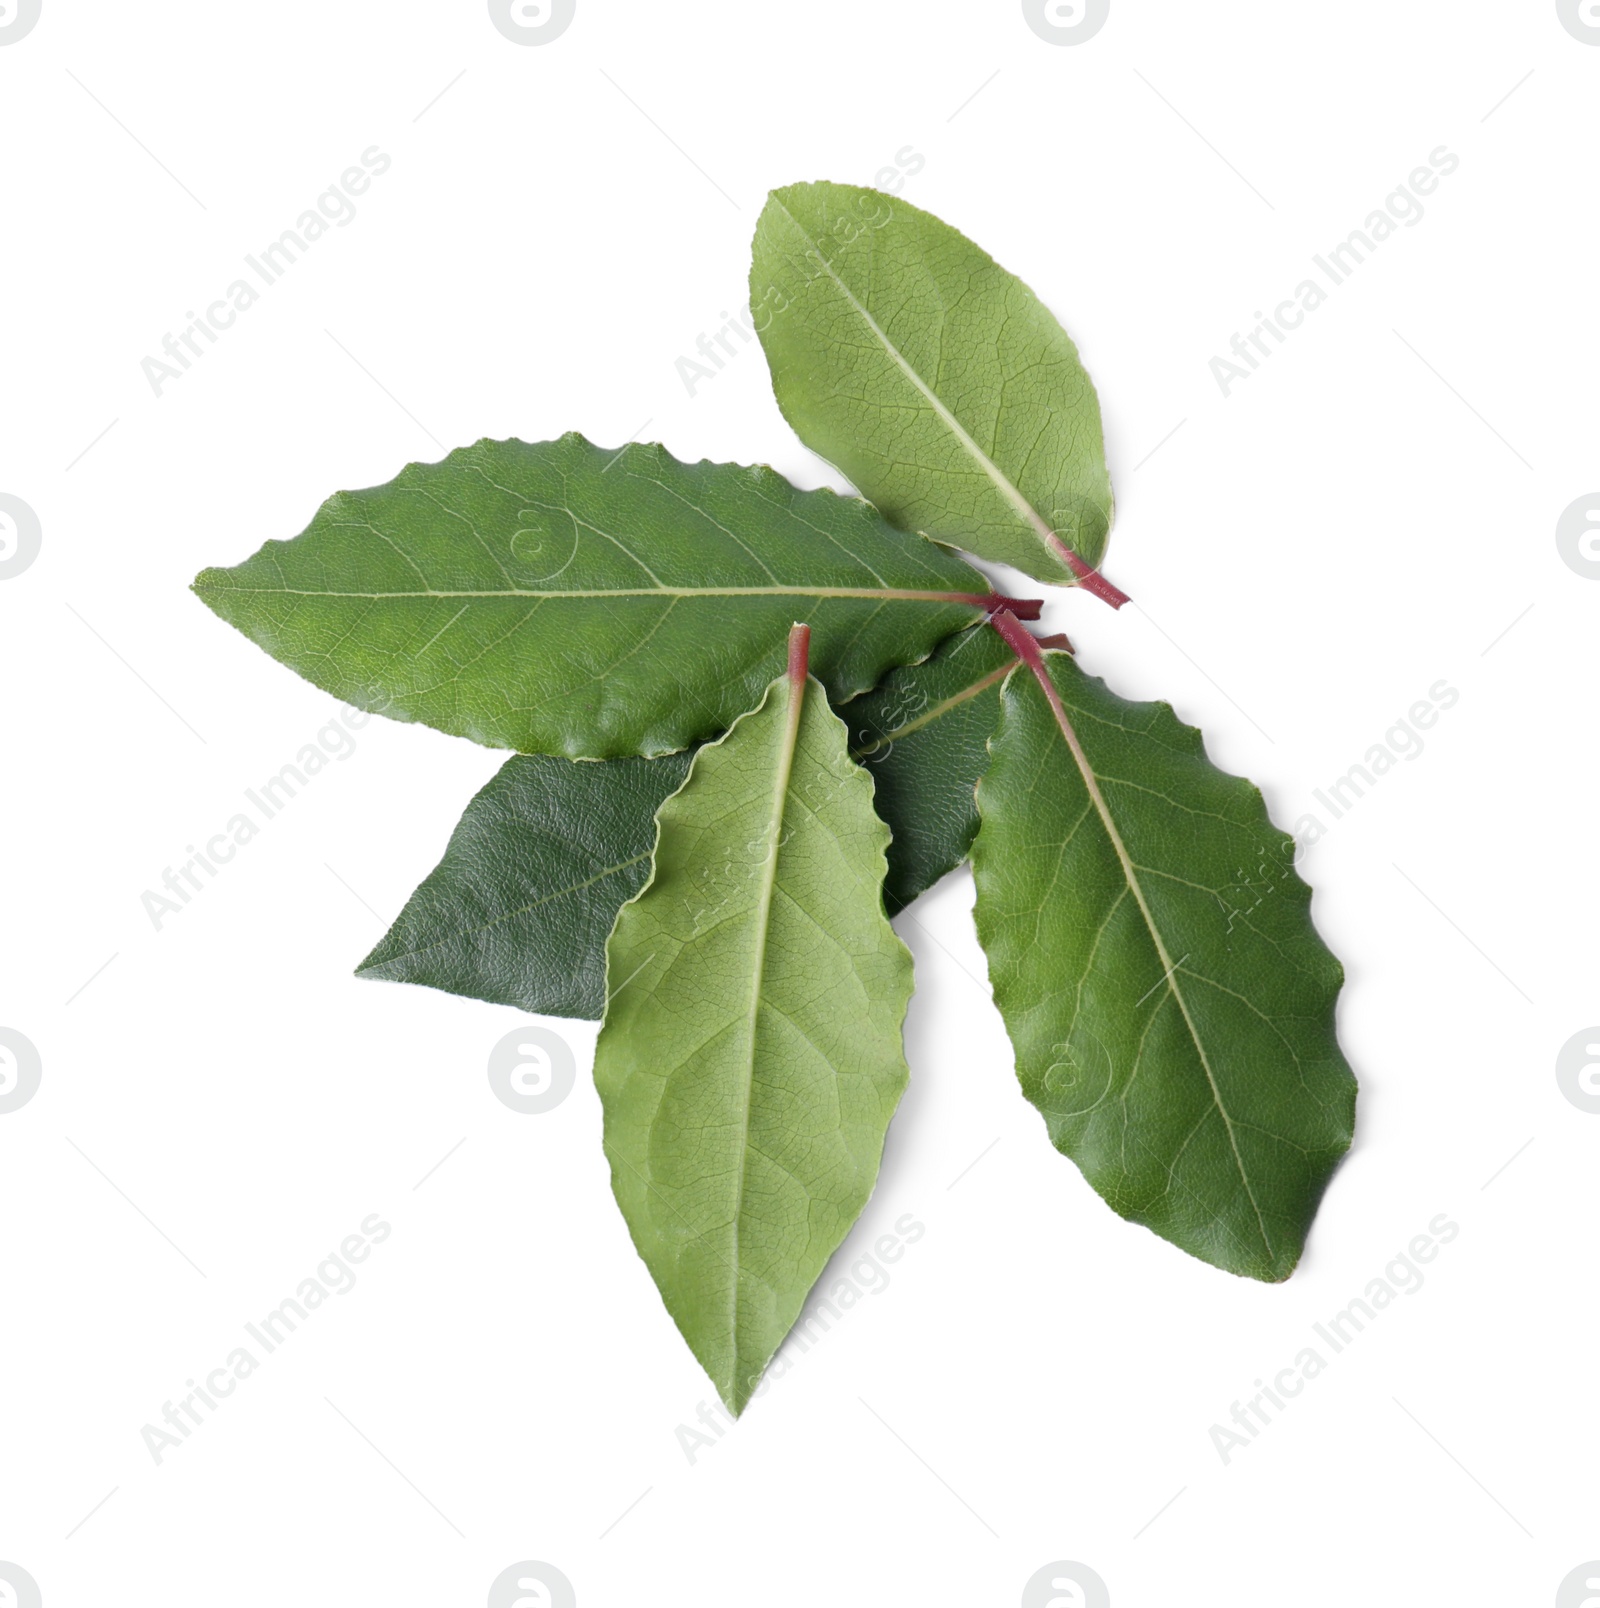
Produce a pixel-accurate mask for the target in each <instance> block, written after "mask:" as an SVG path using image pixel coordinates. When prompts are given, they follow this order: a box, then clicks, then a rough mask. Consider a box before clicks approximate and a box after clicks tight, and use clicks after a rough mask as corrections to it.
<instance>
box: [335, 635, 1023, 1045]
mask: <svg viewBox="0 0 1600 1608" xmlns="http://www.w3.org/2000/svg"><path fill="white" fill-rule="evenodd" d="M990 634H991V635H992V634H993V633H992V632H991V633H990ZM688 773H689V756H688V754H668V755H666V756H665V757H664V758H661V759H611V760H605V761H603V762H600V763H594V764H586V763H579V762H577V761H574V760H570V759H555V758H553V757H551V756H549V755H545V754H519V755H518V756H516V757H515V758H513V759H508V760H507V761H506V762H505V764H504V765H502V766H501V767H500V769H499V771H498V772H497V773H496V775H495V776H494V778H493V780H492V781H490V783H489V784H488V786H487V787H485V788H484V789H483V791H482V792H480V793H479V794H478V795H477V797H476V798H474V799H473V800H472V802H471V803H470V804H469V805H468V806H467V809H466V813H465V814H464V815H463V816H462V817H461V820H460V823H459V824H458V825H457V827H456V829H455V831H454V832H453V833H452V834H451V837H450V843H449V846H448V847H447V848H446V849H445V853H444V858H443V859H442V860H441V861H440V862H439V864H438V866H437V867H436V868H435V869H434V871H433V872H432V873H431V874H430V875H429V876H428V878H427V879H426V880H425V881H424V882H423V883H422V884H421V886H420V887H418V889H417V890H416V892H415V893H413V894H412V896H411V898H410V900H409V901H408V902H407V904H406V907H405V909H404V910H402V911H401V912H400V915H399V917H398V919H397V920H396V921H395V924H394V925H393V926H392V927H391V928H390V929H389V931H388V932H387V933H385V934H384V937H383V940H382V942H381V943H379V945H378V947H377V948H376V949H374V950H373V951H372V953H371V954H370V955H368V956H367V958H366V959H365V960H364V961H362V963H361V965H360V966H359V967H357V969H356V970H357V975H358V976H361V977H373V978H380V979H384V980H387V981H391V982H401V983H422V984H426V985H427V986H428V987H430V988H439V989H443V990H445V991H446V992H447V993H452V994H463V995H466V996H467V997H469V998H472V999H482V1000H488V1001H490V1002H491V1003H493V1004H496V1005H516V1006H518V1007H520V1008H521V1009H522V1010H525V1011H533V1012H535V1013H537V1014H539V1015H544V1016H582V1017H588V1018H590V1019H592V1020H598V1018H599V1017H600V1016H601V1015H602V1014H603V1012H604V1009H605V951H606V939H607V938H608V937H609V936H610V933H611V926H612V923H613V922H614V921H615V920H616V917H617V911H618V910H619V909H620V908H621V906H622V905H623V904H625V903H626V902H627V901H628V900H629V899H631V898H632V897H633V896H634V894H636V893H637V892H638V891H639V889H640V888H641V887H642V886H643V885H644V880H645V878H646V877H647V876H648V875H649V873H650V855H651V852H652V850H653V849H654V847H655V837H656V824H655V815H656V810H657V809H658V808H659V807H660V805H661V801H662V800H663V799H664V798H666V796H667V795H668V794H669V793H672V792H675V791H676V790H677V789H678V788H679V787H680V786H682V784H683V779H684V777H685V776H687V775H688Z"/></svg>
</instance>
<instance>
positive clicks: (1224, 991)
mask: <svg viewBox="0 0 1600 1608" xmlns="http://www.w3.org/2000/svg"><path fill="white" fill-rule="evenodd" d="M1042 665H1043V666H1044V667H1045V668H1047V672H1048V678H1049V682H1050V685H1051V688H1052V694H1053V696H1052V695H1047V694H1046V693H1044V691H1043V690H1042V688H1041V686H1040V685H1039V684H1038V682H1037V681H1036V680H1035V678H1034V676H1033V675H1031V674H1029V672H1028V671H1027V670H1026V669H1019V670H1017V671H1014V672H1013V673H1012V675H1011V677H1010V679H1009V680H1008V681H1007V682H1006V684H1005V687H1004V690H1003V692H1002V694H1001V717H1000V723H999V727H998V729H997V731H996V734H995V737H994V739H993V741H992V744H991V765H990V769H989V771H988V772H987V774H986V775H985V776H984V778H983V780H982V781H981V782H980V783H979V785H978V808H979V814H980V817H981V820H982V825H981V827H980V829H979V832H978V837H977V840H976V842H975V843H974V845H973V851H972V860H973V872H974V877H975V879H976V882H977V902H976V906H975V918H976V921H977V924H978V934H979V938H980V941H981V942H982V944H983V947H984V949H985V952H986V953H987V955H988V958H989V966H990V979H991V983H992V985H993V988H994V993H995V1001H996V1003H997V1004H998V1005H999V1007H1000V1011H1001V1014H1002V1016H1003V1017H1004V1018H1005V1022H1006V1027H1007V1030H1008V1031H1009V1033H1010V1035H1011V1039H1012V1043H1013V1045H1014V1046H1015V1049H1016V1056H1017V1073H1018V1077H1019V1079H1020V1081H1021V1083H1022V1087H1023V1092H1024V1094H1025V1095H1026V1096H1027V1098H1028V1099H1029V1100H1030V1101H1031V1102H1032V1103H1033V1104H1034V1105H1035V1106H1037V1107H1038V1108H1039V1110H1040V1112H1041V1114H1042V1115H1043V1116H1044V1118H1045V1122H1046V1126H1047V1128H1048V1129H1049V1132H1050V1136H1051V1140H1052V1142H1053V1143H1054V1144H1055V1145H1056V1148H1057V1149H1059V1150H1061V1151H1062V1152H1063V1153H1064V1154H1066V1155H1068V1156H1070V1157H1071V1158H1072V1160H1074V1161H1075V1162H1076V1163H1077V1164H1078V1166H1079V1167H1080V1169H1081V1170H1082V1171H1083V1173H1084V1175H1085V1177H1086V1178H1087V1179H1088V1180H1089V1182H1090V1184H1092V1185H1093V1187H1094V1188H1095V1189H1096V1190H1097V1191H1098V1192H1099V1193H1100V1195H1101V1196H1102V1197H1103V1198H1104V1199H1105V1200H1106V1201H1107V1202H1108V1204H1110V1205H1111V1206H1112V1208H1113V1209H1114V1210H1116V1211H1117V1212H1119V1213H1120V1214H1121V1215H1122V1216H1124V1217H1128V1218H1130V1219H1132V1220H1133V1221H1135V1222H1140V1223H1143V1224H1145V1226H1147V1227H1149V1228H1151V1229H1153V1230H1154V1231H1155V1232H1156V1233H1157V1234H1160V1235H1161V1236H1162V1237H1163V1238H1165V1239H1168V1240H1170V1241H1172V1242H1173V1243H1174V1244H1176V1245H1178V1246H1180V1247H1181V1248H1182V1249H1183V1250H1186V1251H1188V1252H1189V1253H1190V1254H1191V1255H1194V1256H1197V1257H1200V1258H1201V1259H1202V1260H1205V1261H1208V1262H1211V1263H1213V1264H1214V1265H1215V1266H1218V1267H1222V1268H1226V1269H1227V1270H1229V1271H1230V1272H1234V1273H1240V1274H1244V1275H1247V1276H1249V1277H1252V1278H1258V1279H1264V1280H1273V1281H1275V1280H1278V1279H1283V1278H1287V1277H1288V1276H1289V1274H1290V1273H1291V1272H1292V1271H1293V1269H1294V1266H1295V1263H1296V1262H1297V1261H1298V1259H1299V1256H1300V1254H1301V1251H1302V1249H1303V1247H1304V1243H1305V1237H1306V1234H1307V1232H1308V1230H1309V1228H1310V1224H1311V1219H1312V1217H1313V1216H1314V1214H1315V1211H1316V1208H1317V1204H1318V1202H1319V1200H1320V1199H1321V1196H1322V1193H1323V1190H1324V1189H1325V1188H1326V1185H1327V1182H1328V1179H1329V1177H1330V1176H1331V1174H1332V1173H1333V1170H1334V1168H1335V1167H1336V1166H1337V1165H1338V1163H1339V1161H1340V1159H1341V1158H1342V1157H1343V1155H1344V1154H1345V1152H1346V1150H1347V1149H1348V1148H1349V1145H1350V1139H1351V1135H1352V1132H1353V1124H1354V1106H1355V1079H1354V1077H1353V1075H1352V1074H1351V1072H1350V1069H1349V1066H1348V1064H1347V1063H1346V1061H1345V1059H1344V1056H1343V1055H1342V1053H1341V1052H1340V1050H1339V1046H1338V1042H1337V1039H1336V1037H1335V1031H1334V1012H1335V1001H1336V998H1337V995H1338V991H1339V987H1340V984H1341V982H1342V980H1343V968H1342V967H1341V966H1340V965H1339V963H1338V961H1337V960H1336V959H1334V957H1333V956H1332V955H1331V954H1330V953H1329V952H1328V950H1327V948H1326V946H1325V945H1324V944H1323V943H1322V941H1321V940H1320V938H1319V937H1318V936H1317V934H1316V931H1315V929H1314V928H1313V926H1312V924H1311V918H1310V912H1309V903H1310V897H1311V893H1310V889H1309V888H1307V887H1306V885H1305V884H1304V883H1303V882H1302V881H1301V880H1300V878H1299V877H1298V876H1297V875H1296V874H1295V871H1294V865H1293V840H1292V839H1290V838H1289V837H1288V836H1287V834H1285V833H1282V832H1279V831H1278V830H1277V829H1276V828H1274V827H1273V825H1272V823H1271V821H1270V820H1269V819H1268V817H1267V813H1266V809H1265V806H1264V805H1263V803H1262V801H1261V795H1260V793H1259V792H1258V791H1257V790H1256V789H1255V788H1254V787H1253V786H1251V785H1250V784H1249V783H1248V782H1246V781H1244V780H1243V779H1241V778H1239V777H1234V776H1228V775H1226V774H1225V773H1224V772H1222V771H1219V770H1217V769H1216V768H1215V767H1214V766H1213V765H1212V764H1211V763H1210V761H1209V760H1208V759H1207V758H1206V756H1205V752H1204V748H1203V746H1202V743H1201V739H1200V734H1199V733H1198V732H1197V731H1195V730H1194V729H1193V728H1192V727H1189V726H1184V725H1182V724H1181V723H1180V722H1179V721H1178V720H1177V718H1176V717H1175V716H1174V715H1173V713H1172V710H1171V709H1170V708H1169V707H1168V706H1167V705H1165V704H1135V703H1129V702H1127V701H1125V700H1123V699H1121V698H1118V697H1117V696H1116V695H1115V694H1113V693H1111V692H1109V691H1108V690H1107V689H1106V687H1105V685H1104V683H1103V682H1100V681H1098V680H1096V679H1093V678H1091V677H1089V676H1087V675H1085V674H1084V673H1083V672H1082V671H1081V670H1080V669H1078V667H1077V665H1076V664H1075V663H1074V662H1073V660H1072V659H1071V658H1070V657H1069V656H1067V655H1065V654H1060V653H1050V654H1047V655H1044V656H1043V660H1042Z"/></svg>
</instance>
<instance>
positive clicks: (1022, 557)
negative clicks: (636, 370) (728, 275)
mask: <svg viewBox="0 0 1600 1608" xmlns="http://www.w3.org/2000/svg"><path fill="white" fill-rule="evenodd" d="M750 300H751V306H752V308H754V309H755V310H756V315H755V327H756V329H757V331H758V333H759V334H760V336H761V341H762V345H763V347H764V348H765V350H766V354H767V361H768V364H769V365H770V367H771V369H772V378H773V390H774V393H775V394H776V396H777V399H778V405H779V407H780V408H781V409H782V411H783V415H784V417H785V418H786V419H787V420H788V421H789V423H790V424H791V425H792V426H793V427H794V429H795V432H796V433H797V434H798V435H799V437H800V439H801V440H802V441H804V442H805V443H806V445H807V446H809V447H810V448H811V449H812V450H813V451H814V452H817V453H819V454H820V455H821V456H822V457H824V458H826V459H828V461H829V462H831V463H834V464H837V465H838V466H839V468H840V469H842V470H843V471H844V473H845V474H846V475H847V476H848V477H849V478H850V481H851V483H852V484H853V485H855V486H856V487H858V488H859V489H860V491H861V492H862V494H863V495H864V496H866V497H868V498H870V499H871V500H872V501H873V502H874V503H876V504H877V506H878V507H879V508H881V509H883V511H884V512H885V513H886V514H887V515H888V516H889V518H891V519H892V520H894V521H895V523H896V524H898V525H900V526H902V528H904V529H906V530H916V531H922V532H925V533H926V534H927V535H929V536H932V537H934V538H935V539H937V540H939V541H942V542H948V543H950V544H952V545H953V546H956V547H962V548H965V549H967V550H968V551H969V552H972V553H976V554H977V555H978V556H979V557H980V558H986V559H990V560H993V561H996V562H1001V563H1006V564H1011V565H1013V566H1014V567H1015V568H1017V569H1020V570H1022V571H1024V572H1025V573H1026V574H1029V575H1033V576H1036V577H1037V578H1038V579H1040V580H1043V581H1049V582H1051V583H1052V584H1056V585H1072V584H1074V582H1075V580H1076V578H1077V577H1076V575H1075V573H1074V571H1073V570H1072V568H1071V567H1070V565H1069V564H1068V563H1067V562H1066V561H1065V560H1064V558H1063V557H1062V556H1061V554H1060V553H1059V552H1058V551H1057V550H1056V549H1055V548H1054V547H1053V546H1052V545H1051V543H1050V540H1049V538H1050V537H1051V536H1052V535H1055V536H1057V537H1059V539H1060V540H1061V541H1062V542H1064V543H1065V544H1066V546H1067V547H1068V548H1069V549H1071V550H1072V551H1073V552H1074V553H1075V554H1077V556H1078V557H1079V559H1080V560H1082V562H1083V563H1084V564H1086V565H1089V566H1091V567H1092V566H1094V565H1097V564H1099V562H1100V560H1101V558H1102V556H1103V555H1104V552H1105V546H1106V540H1107V537H1108V535H1109V532H1110V529H1111V523H1112V519H1113V516H1114V502H1113V498H1112V493H1111V480H1110V475H1109V472H1108V471H1107V469H1106V462H1105V445H1104V439H1103V434H1102V428H1101V421H1100V404H1099V399H1098V398H1097V396H1096V394H1095V389H1094V385H1093V383H1092V382H1091V380H1090V379H1089V376H1088V374H1087V373H1086V372H1085V371H1084V368H1083V365H1082V363H1081V362H1080V361H1079V358H1078V351H1077V348H1076V346H1074V344H1073V342H1072V340H1071V338H1070V337H1069V336H1068V335H1067V333H1066V331H1065V330H1064V329H1062V327H1061V325H1060V324H1059V323H1058V322H1057V321H1056V319H1055V317H1054V316H1053V315H1052V314H1051V313H1050V311H1049V310H1048V309H1047V308H1046V307H1045V306H1044V305H1043V304H1042V303H1041V302H1040V301H1039V299H1038V297H1037V296H1035V295H1034V293H1033V292H1032V291H1031V290H1030V289H1029V288H1028V287H1027V285H1025V284H1024V283H1023V282H1022V281H1021V280H1020V279H1018V278H1017V277H1016V276H1015V275H1014V274H1011V273H1008V272H1007V271H1006V270H1005V269H1004V268H1002V267H1001V266H1000V265H999V264H998V263H996V262H995V261H994V259H993V258H992V257H990V256H989V254H988V253H987V252H985V251H983V250H982V249H981V248H980V247H979V246H977V245H975V244H974V243H973V242H972V241H970V240H968V239H967V238H966V236H964V235H963V234H961V233H960V232H959V231H958V230H956V229H953V228H951V227H950V225H948V224H947V223H945V222H943V221H942V220H941V219H939V218H936V217H934V216H933V215H932V214H931V213H928V212H924V211H922V210H921V209H919V208H917V207H914V206H912V205H910V203H909V202H906V201H903V200H901V199H899V198H898V197H891V196H887V195H884V194H883V193H881V192H880V191H877V190H869V189H864V188H861V187H859V186H855V185H846V184H830V183H811V184H793V185H788V186H786V187H785V188H782V189H778V190H774V191H773V192H772V193H771V195H770V196H769V198H768V201H767V204H766V207H765V208H764V210H763V211H762V214H761V218H760V220H759V222H758V223H757V225H756V237H755V244H754V250H753V255H752V264H751V275H750ZM1119 595H1120V594H1119Z"/></svg>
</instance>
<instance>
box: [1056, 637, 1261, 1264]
mask: <svg viewBox="0 0 1600 1608" xmlns="http://www.w3.org/2000/svg"><path fill="white" fill-rule="evenodd" d="M1041 668H1042V669H1044V674H1043V675H1035V677H1034V679H1035V680H1036V681H1037V682H1038V683H1039V686H1040V688H1041V690H1042V691H1043V692H1044V695H1045V698H1046V700H1047V701H1048V702H1049V704H1050V709H1051V712H1052V713H1053V714H1054V716H1055V721H1056V725H1057V727H1058V728H1059V730H1060V732H1061V736H1062V738H1063V740H1064V741H1065V742H1066V745H1067V749H1068V751H1069V752H1070V753H1071V755H1072V758H1073V762H1074V763H1075V764H1076V765H1077V767H1078V774H1079V775H1080V776H1082V778H1083V785H1084V788H1085V790H1086V791H1087V792H1088V794H1089V800H1090V802H1091V803H1092V804H1093V805H1094V808H1095V812H1096V813H1097V814H1098V815H1099V817H1100V824H1101V826H1102V827H1103V828H1104V830H1105V834H1106V837H1107V839H1108V840H1109V841H1110V844H1111V847H1112V849H1113V850H1114V852H1115V853H1116V856H1117V859H1118V861H1119V862H1120V863H1121V866H1122V874H1123V878H1124V880H1125V881H1126V882H1127V885H1128V891H1129V892H1130V893H1132V895H1133V898H1134V903H1135V904H1137V905H1138V907H1139V913H1140V915H1141V916H1143V917H1144V924H1145V927H1146V928H1147V929H1148V931H1149V933H1150V940H1151V942H1152V943H1153V944H1154V945H1155V950H1156V958H1157V959H1158V960H1159V961H1160V962H1161V968H1162V971H1163V972H1164V973H1165V976H1164V978H1163V981H1164V982H1165V983H1166V985H1167V987H1168V988H1169V989H1171V991H1172V997H1173V998H1174V999H1175V1000H1176V1001H1177V1004H1178V1010H1179V1012H1180V1013H1181V1015H1182V1016H1183V1022H1184V1026H1185V1027H1186V1028H1187V1029H1188V1032H1189V1039H1190V1042H1191V1043H1193V1045H1194V1048H1195V1053H1196V1054H1197V1055H1198V1056H1199V1057H1200V1067H1201V1070H1202V1071H1203V1072H1204V1073H1205V1075H1206V1082H1207V1084H1209V1085H1210V1088H1211V1100H1212V1103H1213V1104H1214V1105H1215V1106H1216V1108H1217V1114H1218V1115H1219V1116H1220V1117H1221V1118H1222V1125H1223V1127H1224V1128H1225V1129H1226V1130H1227V1134H1228V1147H1229V1149H1230V1150H1231V1151H1232V1152H1233V1161H1234V1166H1235V1167H1236V1168H1237V1169H1238V1173H1239V1181H1240V1182H1241V1183H1242V1184H1243V1185H1244V1192H1245V1196H1246V1198H1247V1199H1248V1200H1249V1202H1250V1209H1251V1210H1252V1211H1253V1212H1254V1213H1255V1215H1256V1226H1257V1228H1258V1229H1259V1230H1260V1233H1261V1243H1262V1244H1263V1245H1264V1246H1265V1247H1266V1250H1267V1255H1268V1257H1269V1258H1270V1257H1275V1256H1276V1255H1277V1252H1276V1251H1275V1250H1274V1249H1273V1245H1272V1236H1271V1235H1270V1234H1269V1233H1268V1232H1267V1222H1266V1218H1265V1217H1264V1216H1263V1215H1262V1212H1261V1207H1260V1204H1259V1203H1258V1202H1257V1200H1256V1194H1255V1190H1254V1189H1253V1188H1252V1187H1251V1184H1250V1175H1249V1173H1248V1172H1247V1171H1246V1170H1245V1165H1244V1157H1243V1155H1242V1154H1241V1153H1240V1150H1239V1140H1238V1136H1237V1135H1236V1134H1235V1132H1234V1127H1233V1118H1232V1117H1231V1116H1229V1114H1228V1108H1227V1106H1226V1105H1225V1104H1224V1103H1223V1099H1222V1090H1221V1089H1220V1088H1219V1087H1218V1085H1217V1080H1216V1076H1215V1074H1214V1073H1213V1072H1212V1070H1211V1060H1210V1057H1209V1056H1208V1055H1207V1054H1206V1047H1205V1045H1204V1044H1203V1043H1202V1042H1201V1038H1200V1030H1199V1028H1198V1027H1196V1025H1195V1021H1194V1018H1193V1017H1192V1016H1191V1015H1190V1014H1189V1005H1188V1001H1187V1000H1185V999H1184V997H1183V990H1182V989H1181V988H1180V987H1179V986H1178V968H1177V967H1176V966H1174V965H1173V963H1172V957H1171V956H1170V955H1169V954H1168V952H1167V944H1166V940H1165V939H1164V938H1163V937H1162V936H1161V929H1160V928H1159V927H1158V926H1157V925H1156V918H1155V912H1154V911H1152V910H1151V908H1150V904H1149V901H1148V900H1147V899H1146V898H1145V895H1144V887H1143V885H1142V884H1141V883H1140V881H1139V875H1138V867H1137V866H1136V865H1135V864H1134V861H1133V857H1132V856H1131V855H1130V854H1129V853H1128V849H1127V845H1126V844H1125V843H1124V842H1123V841H1122V834H1121V832H1119V831H1118V830H1117V824H1116V821H1115V820H1114V819H1113V818H1112V814H1111V808H1110V806H1109V805H1108V804H1107V803H1106V799H1105V795H1104V794H1103V793H1102V792H1101V791H1100V781H1099V778H1098V777H1097V776H1096V775H1095V772H1094V767H1093V766H1092V765H1091V764H1090V763H1089V756H1088V755H1087V754H1086V753H1085V752H1084V750H1083V745H1082V743H1080V742H1079V740H1078V734H1077V732H1076V730H1074V728H1073V725H1072V722H1071V720H1070V719H1069V718H1068V716H1067V710H1066V706H1065V704H1063V703H1062V701H1061V694H1060V692H1059V691H1058V690H1057V688H1056V685H1055V681H1054V679H1053V678H1052V677H1051V675H1050V673H1049V670H1048V668H1045V667H1044V666H1043V665H1042V664H1041Z"/></svg>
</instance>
